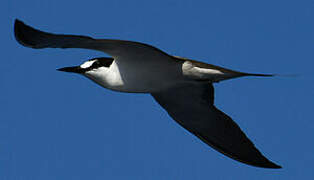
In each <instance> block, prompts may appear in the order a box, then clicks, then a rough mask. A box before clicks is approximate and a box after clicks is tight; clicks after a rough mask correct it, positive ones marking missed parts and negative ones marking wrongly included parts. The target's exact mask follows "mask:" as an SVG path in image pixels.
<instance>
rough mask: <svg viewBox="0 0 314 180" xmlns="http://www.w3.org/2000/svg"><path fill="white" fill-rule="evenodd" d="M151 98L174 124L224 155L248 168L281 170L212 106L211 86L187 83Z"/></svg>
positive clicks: (212, 93)
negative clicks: (247, 165) (176, 123)
mask: <svg viewBox="0 0 314 180" xmlns="http://www.w3.org/2000/svg"><path fill="white" fill-rule="evenodd" d="M152 96H153V97H154V98H155V100H156V101H157V102H158V103H159V104H160V105H161V106H162V107H163V108H165V109H166V111H167V112H168V114H169V115H170V116H171V117H172V118H173V119H174V120H175V121H176V122H178V123H179V124H180V125H181V126H183V127H184V128H185V129H187V130H188V131H190V132H191V133H193V134H194V135H195V136H197V137H198V138H200V139H201V140H202V141H203V142H205V143H206V144H208V145H209V146H211V147H213V148H214V149H216V150H217V151H219V152H221V153H223V154H224V155H226V156H229V157H230V158H233V159H235V160H237V161H240V162H243V163H246V164H249V165H252V166H257V167H264V168H281V167H280V166H278V165H276V164H275V163H273V162H271V161H269V160H268V159H267V158H266V157H264V156H263V155H262V154H261V153H260V151H259V150H258V149H257V148H256V147H255V146H254V144H253V143H252V142H251V141H250V140H249V139H248V138H247V137H246V135H245V134H244V133H243V132H242V130H241V129H240V127H239V126H238V125H237V124H236V123H235V122H234V121H233V120H232V119H231V118H230V117H229V116H227V115H226V114H224V113H223V112H221V111H220V110H218V109H217V108H216V107H215V106H214V88H213V85H212V84H208V83H197V84H196V83H193V84H192V83H191V84H187V85H186V86H184V87H178V88H173V89H170V90H167V91H164V92H160V93H153V94H152Z"/></svg>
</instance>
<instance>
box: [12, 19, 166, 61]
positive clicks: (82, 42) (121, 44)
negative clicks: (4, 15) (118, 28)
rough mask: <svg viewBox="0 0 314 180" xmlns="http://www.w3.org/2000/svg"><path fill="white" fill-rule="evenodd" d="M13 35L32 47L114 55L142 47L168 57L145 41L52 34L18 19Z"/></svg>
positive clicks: (23, 43) (20, 41)
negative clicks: (89, 51)
mask: <svg viewBox="0 0 314 180" xmlns="http://www.w3.org/2000/svg"><path fill="white" fill-rule="evenodd" d="M14 36H15V38H16V40H17V41H18V42H19V43H20V44H21V45H23V46H26V47H30V48H34V49H41V48H83V49H92V50H97V51H102V52H105V53H108V54H110V55H116V54H119V51H120V52H121V51H125V50H126V49H127V48H129V49H131V51H132V50H135V51H136V50H139V49H143V48H144V50H145V51H148V52H152V51H154V52H158V53H161V54H163V55H167V56H169V57H170V55H168V54H167V53H165V52H164V51H162V50H160V49H158V48H156V47H154V46H151V45H148V44H145V43H140V42H135V41H125V40H117V39H94V38H91V37H88V36H81V35H65V34H53V33H48V32H44V31H41V30H38V29H35V28H33V27H31V26H29V25H26V24H25V23H24V22H22V21H20V20H18V19H16V20H15V22H14Z"/></svg>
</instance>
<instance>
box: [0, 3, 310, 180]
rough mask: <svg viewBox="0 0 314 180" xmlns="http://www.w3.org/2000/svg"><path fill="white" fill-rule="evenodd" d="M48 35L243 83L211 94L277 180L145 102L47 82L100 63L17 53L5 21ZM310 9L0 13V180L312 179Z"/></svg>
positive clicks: (246, 6) (177, 7) (80, 56)
mask: <svg viewBox="0 0 314 180" xmlns="http://www.w3.org/2000/svg"><path fill="white" fill-rule="evenodd" d="M15 18H19V19H21V20H22V21H24V22H25V23H27V24H29V25H32V26H34V27H36V28H39V29H42V30H45V31H49V32H54V33H68V34H80V35H89V36H92V37H95V38H114V39H124V40H133V41H139V42H144V43H148V44H151V45H153V46H156V47H158V48H160V49H162V50H164V51H166V52H167V53H169V54H172V55H178V56H183V57H187V58H191V59H196V60H200V61H203V62H207V63H211V64H215V65H220V66H223V67H227V68H231V69H235V70H240V71H245V72H255V73H276V74H298V76H296V77H275V78H242V79H235V80H230V81H225V82H221V83H219V84H215V89H216V105H217V106H218V107H219V108H220V109H222V110H223V111H224V112H226V113H227V114H229V115H230V116H231V117H232V118H233V119H234V120H235V121H236V122H237V123H238V124H239V125H240V126H241V128H242V129H243V131H244V132H245V133H246V134H247V135H248V137H249V138H250V139H251V140H252V141H253V142H254V143H255V145H256V146H257V147H258V148H259V149H260V150H261V151H262V152H263V154H264V155H265V156H266V157H268V158H269V159H271V160H272V161H274V162H276V163H278V164H279V165H282V166H283V169H280V170H278V169H277V170H271V169H262V168H256V167H251V166H248V165H245V164H242V163H238V162H236V161H234V160H231V159H230V158H227V157H225V156H223V155H222V154H220V153H218V152H216V151H214V150H213V149H212V148H210V147H208V146H207V145H205V144H204V143H202V142H201V141H200V140H199V139H197V138H196V137H194V136H193V135H191V134H190V133H188V132H187V131H186V130H184V129H183V128H181V127H180V126H179V125H178V124H176V123H175V122H174V121H173V120H172V119H171V118H170V117H169V116H168V115H167V113H166V112H165V111H164V110H163V109H162V108H161V107H159V106H158V105H157V103H156V102H154V100H153V99H152V97H150V95H145V94H123V93H118V92H112V91H109V90H106V89H103V88H101V87H100V86H98V85H96V84H94V83H92V82H91V81H89V80H88V79H86V78H84V77H82V76H79V75H75V74H69V73H63V72H58V71H56V69H57V68H60V67H65V66H72V65H78V64H80V63H82V62H83V61H85V60H87V59H90V58H93V57H98V56H104V54H102V53H100V52H95V51H89V50H80V49H68V50H62V49H44V50H34V49H29V48H25V47H22V46H21V45H19V44H18V43H17V42H16V41H15V39H14V35H13V23H14V19H15ZM313 20H314V2H313V1H310V0H303V1H291V0H264V1H251V0H238V1H233V0H219V1H218V0H216V1H205V0H204V1H186V0H167V1H161V0H159V1H148V0H138V1H121V0H106V1H101V0H99V1H98V0H97V1H96V0H90V1H80V0H79V1H74V0H68V1H65V0H53V1H52V0H51V1H48V0H27V1H24V0H2V1H1V2H0V22H1V28H0V34H1V60H0V62H1V66H0V94H1V95H0V112H1V118H0V179H1V180H2V179H3V180H21V179H31V180H43V179H44V180H72V179H73V180H74V179H75V180H86V179H92V180H103V179H135V180H138V179H145V180H146V179H156V180H160V179H180V180H184V179H186V180H190V179H223V180H225V179H227V180H228V179H242V180H245V179H247V180H252V179H276V180H278V179H283V180H287V179H313V178H314V171H313V164H314V140H313V138H314V118H313V110H314V101H313V100H314V70H313V68H314V21H313Z"/></svg>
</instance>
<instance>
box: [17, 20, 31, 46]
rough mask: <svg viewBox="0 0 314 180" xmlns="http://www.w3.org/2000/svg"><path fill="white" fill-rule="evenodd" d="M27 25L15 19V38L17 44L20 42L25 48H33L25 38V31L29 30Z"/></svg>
mask: <svg viewBox="0 0 314 180" xmlns="http://www.w3.org/2000/svg"><path fill="white" fill-rule="evenodd" d="M27 27H28V26H27V25H26V24H25V23H24V22H23V21H21V20H19V19H15V21H14V36H15V39H16V41H17V42H19V43H20V44H21V45H23V46H27V47H31V45H30V43H29V42H28V41H27V39H26V38H25V29H27Z"/></svg>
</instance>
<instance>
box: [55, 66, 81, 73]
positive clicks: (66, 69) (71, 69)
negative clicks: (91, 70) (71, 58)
mask: <svg viewBox="0 0 314 180" xmlns="http://www.w3.org/2000/svg"><path fill="white" fill-rule="evenodd" d="M57 70H58V71H63V72H71V73H80V74H82V73H84V72H85V71H86V69H84V68H81V67H80V66H72V67H64V68H60V69H57Z"/></svg>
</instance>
